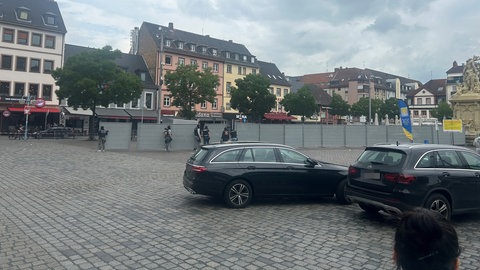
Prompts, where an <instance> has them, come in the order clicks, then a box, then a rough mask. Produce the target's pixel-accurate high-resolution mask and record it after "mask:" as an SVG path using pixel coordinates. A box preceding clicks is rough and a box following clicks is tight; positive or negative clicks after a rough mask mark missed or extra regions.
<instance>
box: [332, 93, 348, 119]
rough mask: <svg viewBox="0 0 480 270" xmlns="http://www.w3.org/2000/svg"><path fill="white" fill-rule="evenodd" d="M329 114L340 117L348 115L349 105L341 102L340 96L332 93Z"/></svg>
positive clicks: (343, 101)
mask: <svg viewBox="0 0 480 270" xmlns="http://www.w3.org/2000/svg"><path fill="white" fill-rule="evenodd" d="M329 113H330V114H331V115H340V116H345V115H348V114H349V113H350V105H348V103H347V102H346V101H345V100H343V98H342V96H340V95H339V94H335V93H333V95H332V101H331V102H330V110H329Z"/></svg>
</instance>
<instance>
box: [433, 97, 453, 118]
mask: <svg viewBox="0 0 480 270" xmlns="http://www.w3.org/2000/svg"><path fill="white" fill-rule="evenodd" d="M430 113H431V114H432V116H433V117H435V118H437V119H438V120H440V121H441V120H443V119H449V118H452V116H453V110H452V108H451V107H450V105H448V103H447V102H446V101H441V102H440V103H438V108H435V109H432V110H431V111H430Z"/></svg>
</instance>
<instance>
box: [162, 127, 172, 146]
mask: <svg viewBox="0 0 480 270" xmlns="http://www.w3.org/2000/svg"><path fill="white" fill-rule="evenodd" d="M163 138H164V140H165V151H167V152H168V151H170V144H171V143H172V140H173V132H172V128H171V127H170V126H167V127H166V128H165V130H164V131H163Z"/></svg>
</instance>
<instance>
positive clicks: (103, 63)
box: [52, 46, 142, 138]
mask: <svg viewBox="0 0 480 270" xmlns="http://www.w3.org/2000/svg"><path fill="white" fill-rule="evenodd" d="M120 56H121V52H120V51H119V50H112V47H110V46H105V47H103V48H102V49H91V50H87V51H84V52H81V53H79V54H77V55H74V56H72V57H70V58H68V59H67V61H66V63H65V65H64V66H63V68H57V69H56V70H54V71H53V72H52V76H53V78H54V79H55V83H56V85H58V86H59V90H57V91H56V92H55V93H56V94H57V96H58V98H59V99H68V105H69V106H72V107H73V108H75V109H76V108H79V107H80V108H83V109H91V110H92V112H93V114H94V115H95V107H96V106H98V105H102V106H105V107H108V105H109V104H110V103H115V104H122V103H127V102H130V101H132V100H134V99H137V98H139V97H140V95H141V93H142V82H141V80H140V78H139V77H138V76H136V75H135V74H131V73H127V72H125V71H124V70H122V69H121V68H120V67H118V66H117V65H116V64H115V59H117V58H119V57H120ZM90 123H91V125H90V133H91V134H90V137H91V138H93V131H94V126H93V124H94V123H93V121H90Z"/></svg>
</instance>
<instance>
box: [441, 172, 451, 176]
mask: <svg viewBox="0 0 480 270" xmlns="http://www.w3.org/2000/svg"><path fill="white" fill-rule="evenodd" d="M442 176H443V177H449V176H450V173H448V172H443V173H442Z"/></svg>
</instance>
